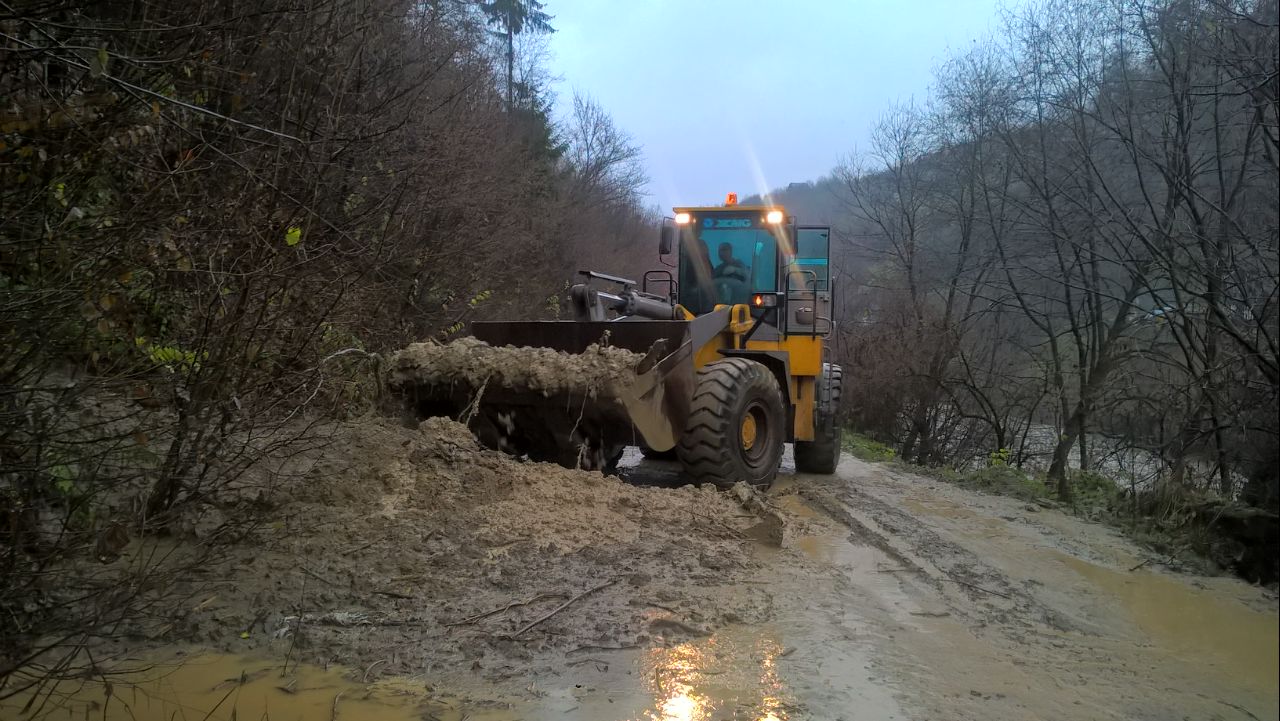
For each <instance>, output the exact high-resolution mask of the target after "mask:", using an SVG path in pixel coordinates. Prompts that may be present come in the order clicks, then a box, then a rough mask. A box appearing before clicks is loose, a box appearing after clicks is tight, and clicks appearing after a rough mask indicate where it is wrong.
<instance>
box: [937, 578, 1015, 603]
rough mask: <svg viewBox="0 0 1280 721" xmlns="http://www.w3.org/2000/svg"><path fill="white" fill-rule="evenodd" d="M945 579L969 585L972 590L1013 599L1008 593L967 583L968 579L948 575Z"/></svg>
mask: <svg viewBox="0 0 1280 721" xmlns="http://www.w3.org/2000/svg"><path fill="white" fill-rule="evenodd" d="M947 580H948V581H951V582H952V583H958V584H960V585H961V586H967V587H969V588H972V589H973V590H975V591H982V592H983V593H989V594H991V595H992V596H999V597H1000V598H1007V599H1009V600H1010V601H1012V600H1013V597H1012V596H1009V595H1007V594H1003V593H1000V592H999V591H992V590H991V589H989V588H983V587H982V586H975V585H973V584H972V583H969V582H968V581H961V580H960V579H958V578H950V577H948V578H947Z"/></svg>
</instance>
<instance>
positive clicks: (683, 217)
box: [676, 213, 690, 225]
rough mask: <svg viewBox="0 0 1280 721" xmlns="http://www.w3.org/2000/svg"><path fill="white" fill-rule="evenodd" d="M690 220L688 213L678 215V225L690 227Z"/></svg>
mask: <svg viewBox="0 0 1280 721" xmlns="http://www.w3.org/2000/svg"><path fill="white" fill-rule="evenodd" d="M689 220H690V217H689V214H688V213H676V225H688V224H689Z"/></svg>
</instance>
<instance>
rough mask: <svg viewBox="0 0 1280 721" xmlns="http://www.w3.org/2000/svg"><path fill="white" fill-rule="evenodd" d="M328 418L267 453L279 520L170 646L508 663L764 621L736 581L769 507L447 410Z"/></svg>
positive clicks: (762, 600)
mask: <svg viewBox="0 0 1280 721" xmlns="http://www.w3.org/2000/svg"><path fill="white" fill-rule="evenodd" d="M606 357H607V356H606ZM323 432H324V434H326V435H325V436H324V437H323V438H322V442H321V443H317V444H314V445H315V446H317V447H319V448H316V449H312V450H308V451H306V452H304V453H297V452H282V453H281V454H280V456H279V458H278V461H277V463H276V464H275V465H273V466H270V467H264V468H261V469H258V470H259V471H260V472H261V473H262V475H263V478H264V482H265V479H271V480H272V481H273V482H274V483H275V484H276V488H277V491H276V492H275V494H274V496H273V502H274V503H277V504H278V507H277V508H276V509H275V511H274V512H273V515H274V516H276V517H277V518H278V520H277V521H275V522H274V523H270V524H268V525H267V526H266V527H264V528H263V530H262V531H261V532H260V533H259V534H258V535H257V536H256V537H254V538H252V539H250V540H248V541H246V542H244V543H243V544H242V545H241V546H239V547H237V548H236V549H235V550H234V552H233V554H232V557H231V558H230V559H229V560H228V561H227V563H226V564H225V565H223V566H222V567H217V568H210V569H209V573H208V578H209V579H221V580H218V581H215V582H213V583H212V584H209V583H207V581H206V580H205V579H201V580H200V581H199V582H200V583H202V584H204V585H202V587H201V588H200V589H198V594H197V593H196V591H197V589H195V588H194V587H193V588H192V592H193V597H194V596H195V595H198V596H199V597H200V598H206V597H207V598H209V599H211V600H209V601H208V603H204V604H200V605H198V606H194V607H191V606H189V607H186V608H182V609H174V611H173V613H174V616H175V617H176V619H177V620H176V621H174V622H173V623H172V625H171V630H169V631H168V632H167V633H166V634H165V636H164V640H165V641H166V642H168V643H173V642H192V643H196V644H200V645H211V646H213V647H214V648H217V649H219V650H226V651H234V652H243V651H255V652H260V653H261V652H265V653H269V654H273V655H275V654H278V655H279V656H280V657H284V655H285V654H287V653H292V657H293V658H294V659H298V660H301V661H303V662H313V663H318V664H321V665H323V664H325V663H339V664H342V665H346V666H349V667H352V668H366V667H368V666H369V665H370V664H373V663H374V662H380V663H378V666H377V668H378V673H379V674H381V673H398V674H420V673H423V672H429V673H431V674H432V675H433V677H436V678H440V677H442V676H447V675H448V674H450V673H454V672H457V673H464V674H467V675H470V676H476V675H480V676H483V677H485V678H490V679H501V678H512V677H518V676H520V675H521V674H525V673H528V672H529V671H530V670H531V669H532V668H537V665H538V664H539V663H544V662H546V661H545V659H547V658H549V657H557V658H558V659H559V661H558V662H559V663H561V664H563V663H564V658H565V654H572V653H577V652H584V651H586V650H589V649H593V648H619V647H621V648H626V647H631V646H633V645H637V644H645V643H648V642H650V641H652V640H654V638H655V637H662V638H688V637H693V636H699V635H702V634H704V633H707V632H709V631H710V630H712V629H714V628H717V627H719V626H721V625H723V624H726V623H732V622H759V621H763V620H766V618H767V615H768V613H769V608H770V607H771V600H770V599H769V598H768V597H767V596H765V595H764V594H762V593H761V592H758V591H756V590H755V589H754V588H753V587H750V586H746V587H743V586H741V585H739V584H738V583H737V582H738V580H739V579H741V578H742V577H743V574H746V573H749V572H750V570H751V569H753V568H755V566H756V563H755V561H753V560H752V557H751V555H750V542H749V541H747V540H746V536H745V531H746V530H747V529H748V528H749V527H751V526H752V525H753V524H754V523H755V519H753V518H752V517H751V516H750V514H747V513H746V512H744V511H743V510H742V507H741V506H740V505H738V503H737V501H735V500H734V499H733V497H732V496H729V495H727V494H723V493H719V492H717V491H715V490H713V489H711V488H710V487H706V488H695V487H681V488H655V487H638V486H633V485H629V484H627V483H625V482H623V481H622V480H620V479H618V478H616V477H607V476H602V475H600V474H599V473H596V472H584V471H575V470H570V469H566V468H562V467H560V466H556V465H551V464H545V463H528V462H524V463H522V462H520V461H517V460H515V459H513V458H511V457H509V456H507V455H505V454H503V453H500V452H496V451H490V450H486V449H483V448H481V447H480V446H479V445H478V443H477V442H476V441H475V439H474V437H473V436H472V435H471V434H470V433H469V432H468V431H467V430H466V428H465V427H463V426H462V425H460V424H458V423H456V422H453V421H450V420H447V419H443V418H433V419H428V420H426V421H424V422H422V423H421V424H420V425H419V426H418V427H417V428H412V429H411V428H405V427H402V426H399V425H396V424H393V423H391V422H389V421H385V420H382V419H374V420H364V421H361V422H353V423H345V424H334V425H331V426H326V427H325V428H324V429H323ZM122 562H127V559H126V560H125V561H122ZM735 587H736V588H735ZM562 604H567V605H566V606H565V607H564V608H563V609H562V610H558V611H557V609H558V608H560V607H561V605H562ZM544 616H545V617H546V618H545V620H540V619H542V618H543V617H544ZM531 624H532V625H531ZM143 645H145V644H143ZM127 650H128V651H132V650H133V649H132V648H129V649H127Z"/></svg>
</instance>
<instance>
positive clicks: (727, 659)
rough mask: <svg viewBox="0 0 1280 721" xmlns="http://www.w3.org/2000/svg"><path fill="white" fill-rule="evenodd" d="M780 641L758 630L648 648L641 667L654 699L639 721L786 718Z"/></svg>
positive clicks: (777, 720) (772, 720)
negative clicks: (779, 666)
mask: <svg viewBox="0 0 1280 721" xmlns="http://www.w3.org/2000/svg"><path fill="white" fill-rule="evenodd" d="M782 654H783V648H782V646H781V645H780V644H779V643H778V642H777V641H776V640H774V639H773V638H771V637H762V636H760V635H758V632H757V633H755V634H751V635H750V636H748V637H746V638H743V639H741V641H739V640H738V639H734V638H733V637H732V633H731V632H730V633H728V634H725V633H722V634H720V635H717V636H713V637H711V638H709V639H705V640H699V641H690V642H686V643H681V644H678V645H674V646H668V647H659V648H653V649H651V650H649V651H648V652H647V653H646V656H645V658H644V661H643V664H642V667H643V668H644V669H645V673H646V676H647V678H648V684H649V688H650V691H651V692H652V693H653V695H654V699H655V701H654V705H653V707H652V710H650V711H649V712H648V713H647V715H645V716H643V717H642V718H643V719H644V721H710V720H711V719H712V718H713V717H714V718H716V719H735V720H737V719H741V720H743V721H746V720H747V719H750V721H786V720H787V719H788V718H790V717H789V715H788V713H787V702H786V699H788V698H789V694H788V691H787V689H786V688H785V686H784V685H783V683H782V680H781V679H780V678H779V676H778V670H777V663H778V659H779V658H780V657H781V656H782Z"/></svg>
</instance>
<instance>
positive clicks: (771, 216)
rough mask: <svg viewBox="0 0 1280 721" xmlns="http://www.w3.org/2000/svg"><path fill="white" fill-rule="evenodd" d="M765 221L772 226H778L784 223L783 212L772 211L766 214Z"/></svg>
mask: <svg viewBox="0 0 1280 721" xmlns="http://www.w3.org/2000/svg"><path fill="white" fill-rule="evenodd" d="M764 219H765V221H766V222H768V223H769V224H770V225H777V224H779V223H781V222H782V211H781V210H770V211H769V212H768V213H766V214H765V216H764Z"/></svg>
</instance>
